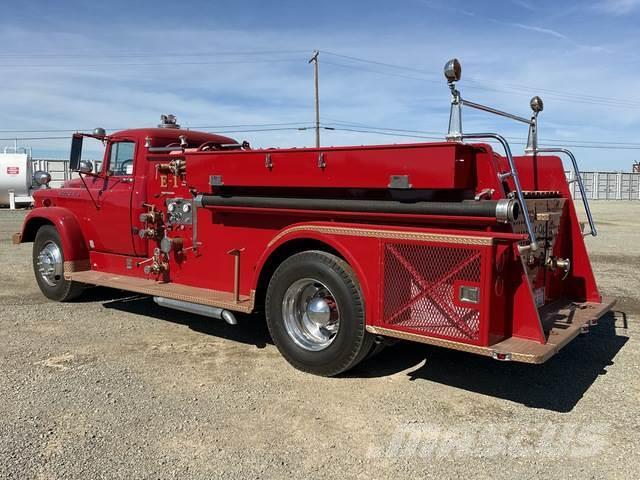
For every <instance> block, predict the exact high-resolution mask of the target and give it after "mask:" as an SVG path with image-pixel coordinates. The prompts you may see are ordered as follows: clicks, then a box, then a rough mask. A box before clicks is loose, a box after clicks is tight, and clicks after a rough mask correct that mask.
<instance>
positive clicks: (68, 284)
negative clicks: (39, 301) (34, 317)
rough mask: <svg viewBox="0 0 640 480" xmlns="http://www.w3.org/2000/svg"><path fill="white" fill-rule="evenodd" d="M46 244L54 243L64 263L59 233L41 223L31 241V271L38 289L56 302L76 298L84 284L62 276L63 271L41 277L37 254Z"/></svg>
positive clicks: (50, 226)
mask: <svg viewBox="0 0 640 480" xmlns="http://www.w3.org/2000/svg"><path fill="white" fill-rule="evenodd" d="M47 245H55V247H57V248H58V250H59V253H60V260H61V261H62V265H64V253H63V251H62V243H61V242H60V235H59V234H58V231H57V230H56V228H55V227H54V226H53V225H43V226H42V227H40V228H39V229H38V232H37V233H36V238H35V240H34V242H33V255H32V257H33V273H34V274H35V277H36V282H38V287H40V291H41V292H42V293H43V294H44V296H45V297H47V298H48V299H50V300H55V301H57V302H67V301H69V300H73V299H74V298H77V297H78V296H79V295H80V294H81V293H82V292H83V290H84V285H83V284H82V283H78V282H72V281H70V280H66V279H65V278H64V272H61V273H60V274H58V275H55V276H53V277H52V278H50V279H49V283H47V280H45V278H43V275H42V274H41V273H40V271H39V268H40V266H39V264H38V255H39V254H40V252H41V251H42V250H43V249H44V248H45V246H47Z"/></svg>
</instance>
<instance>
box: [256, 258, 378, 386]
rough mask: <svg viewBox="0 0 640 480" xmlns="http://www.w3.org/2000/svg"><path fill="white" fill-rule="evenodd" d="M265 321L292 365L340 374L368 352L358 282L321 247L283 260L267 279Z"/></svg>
mask: <svg viewBox="0 0 640 480" xmlns="http://www.w3.org/2000/svg"><path fill="white" fill-rule="evenodd" d="M265 310H266V317H267V325H268V327H269V332H270V334H271V338H272V339H273V342H274V343H275V344H276V346H277V347H278V350H279V351H280V353H281V354H282V355H283V356H284V357H285V358H286V359H287V361H288V362H289V363H291V364H292V365H293V366H294V367H296V368H298V369H299V370H303V371H305V372H309V373H313V374H316V375H322V376H333V375H337V374H339V373H341V372H344V371H346V370H348V369H350V368H352V367H353V366H355V365H356V364H357V363H358V362H360V361H361V360H362V359H363V358H364V357H365V355H366V354H367V353H368V352H369V351H370V350H371V346H372V345H373V337H372V335H370V334H369V333H367V331H366V329H365V312H364V301H363V298H362V292H361V290H360V285H359V283H358V280H357V278H356V276H355V274H354V272H353V270H352V269H351V267H350V266H349V264H347V263H346V262H345V261H344V260H342V259H341V258H339V257H337V256H335V255H332V254H330V253H327V252H322V251H315V250H312V251H306V252H301V253H298V254H295V255H292V256H291V257H289V258H287V259H286V260H285V261H284V262H282V263H281V264H280V266H279V267H278V268H277V269H276V271H275V273H274V274H273V276H272V277H271V281H270V282H269V287H268V289H267V295H266V308H265Z"/></svg>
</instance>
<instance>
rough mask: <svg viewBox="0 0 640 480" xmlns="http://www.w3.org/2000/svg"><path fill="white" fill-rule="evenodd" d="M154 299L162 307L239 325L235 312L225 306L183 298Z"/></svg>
mask: <svg viewBox="0 0 640 480" xmlns="http://www.w3.org/2000/svg"><path fill="white" fill-rule="evenodd" d="M153 301H154V302H156V303H157V304H158V305H160V306H161V307H167V308H173V309H174V310H180V311H182V312H187V313H195V314H196V315H203V316H205V317H211V318H218V319H222V320H224V321H225V322H227V323H228V324H229V325H237V324H238V321H237V320H236V317H235V315H234V314H233V313H231V312H230V311H229V310H225V309H223V308H218V307H211V306H209V305H201V304H199V303H191V302H183V301H182V300H174V299H172V298H165V297H153Z"/></svg>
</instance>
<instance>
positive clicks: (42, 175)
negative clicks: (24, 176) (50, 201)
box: [33, 170, 51, 185]
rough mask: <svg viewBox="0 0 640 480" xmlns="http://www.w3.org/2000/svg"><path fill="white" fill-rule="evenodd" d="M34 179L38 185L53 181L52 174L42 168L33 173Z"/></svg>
mask: <svg viewBox="0 0 640 480" xmlns="http://www.w3.org/2000/svg"><path fill="white" fill-rule="evenodd" d="M33 181H34V182H35V183H37V184H38V185H48V184H49V182H50V181H51V174H50V173H49V172H45V171H42V170H38V171H37V172H35V173H34V174H33Z"/></svg>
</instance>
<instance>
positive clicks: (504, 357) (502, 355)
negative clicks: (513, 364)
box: [491, 350, 511, 362]
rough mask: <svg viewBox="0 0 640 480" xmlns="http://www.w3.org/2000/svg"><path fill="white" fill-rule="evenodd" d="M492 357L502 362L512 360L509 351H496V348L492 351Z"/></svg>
mask: <svg viewBox="0 0 640 480" xmlns="http://www.w3.org/2000/svg"><path fill="white" fill-rule="evenodd" d="M491 358H493V359H494V360H499V361H501V362H510V361H511V354H510V353H508V352H496V351H495V350H494V351H492V352H491Z"/></svg>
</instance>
